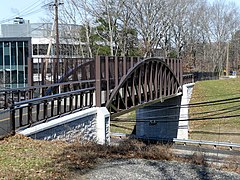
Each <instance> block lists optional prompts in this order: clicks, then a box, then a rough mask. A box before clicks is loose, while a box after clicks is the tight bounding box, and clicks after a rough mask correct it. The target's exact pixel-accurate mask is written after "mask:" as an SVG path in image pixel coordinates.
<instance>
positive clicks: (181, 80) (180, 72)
mask: <svg viewBox="0 0 240 180" xmlns="http://www.w3.org/2000/svg"><path fill="white" fill-rule="evenodd" d="M178 61H179V76H180V77H179V78H180V80H179V81H180V85H181V86H182V85H183V69H182V59H179V60H178Z"/></svg>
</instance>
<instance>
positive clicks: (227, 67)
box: [226, 42, 229, 76]
mask: <svg viewBox="0 0 240 180" xmlns="http://www.w3.org/2000/svg"><path fill="white" fill-rule="evenodd" d="M226 76H229V42H227V59H226Z"/></svg>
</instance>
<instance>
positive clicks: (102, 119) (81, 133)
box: [18, 107, 110, 144]
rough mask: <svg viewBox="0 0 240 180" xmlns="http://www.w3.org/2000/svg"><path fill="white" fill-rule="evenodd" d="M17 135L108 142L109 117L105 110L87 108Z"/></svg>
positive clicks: (44, 138) (47, 138)
mask: <svg viewBox="0 0 240 180" xmlns="http://www.w3.org/2000/svg"><path fill="white" fill-rule="evenodd" d="M18 133H20V134H23V135H26V136H29V137H31V138H34V139H43V140H53V139H61V140H66V141H70V142H71V141H74V140H90V141H95V142H97V143H100V144H104V143H109V142H110V115H109V112H108V111H107V109H106V108H96V107H94V108H89V109H86V110H83V111H79V112H76V113H73V114H69V115H66V116H63V117H61V118H58V119H54V120H51V121H49V122H46V123H42V124H39V125H36V126H33V127H30V128H27V129H24V130H21V131H19V132H18Z"/></svg>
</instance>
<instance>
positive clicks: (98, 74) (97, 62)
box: [95, 56, 101, 107]
mask: <svg viewBox="0 0 240 180" xmlns="http://www.w3.org/2000/svg"><path fill="white" fill-rule="evenodd" d="M95 72H96V76H95V77H96V83H95V86H96V92H95V97H96V106H97V107H101V59H100V56H97V57H96V58H95Z"/></svg>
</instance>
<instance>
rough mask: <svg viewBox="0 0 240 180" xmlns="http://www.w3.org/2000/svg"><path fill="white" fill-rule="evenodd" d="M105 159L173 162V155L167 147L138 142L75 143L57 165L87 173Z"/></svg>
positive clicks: (59, 159) (65, 151)
mask: <svg viewBox="0 0 240 180" xmlns="http://www.w3.org/2000/svg"><path fill="white" fill-rule="evenodd" d="M103 158H107V159H112V158H116V159H119V158H144V159H155V160H171V159H172V158H173V153H172V152H171V149H170V148H169V147H168V146H166V145H161V144H155V145H147V144H145V143H143V142H141V141H138V140H125V141H122V142H120V144H119V145H117V146H109V145H99V144H95V143H92V142H84V143H79V142H75V143H73V144H70V145H69V146H68V147H67V148H65V149H64V151H63V153H62V154H60V155H59V158H58V159H57V162H56V163H57V164H61V165H62V167H64V168H67V169H71V170H81V171H82V172H85V171H86V170H88V169H91V168H93V167H94V166H95V165H96V164H97V163H98V162H99V161H100V160H101V159H103Z"/></svg>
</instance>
